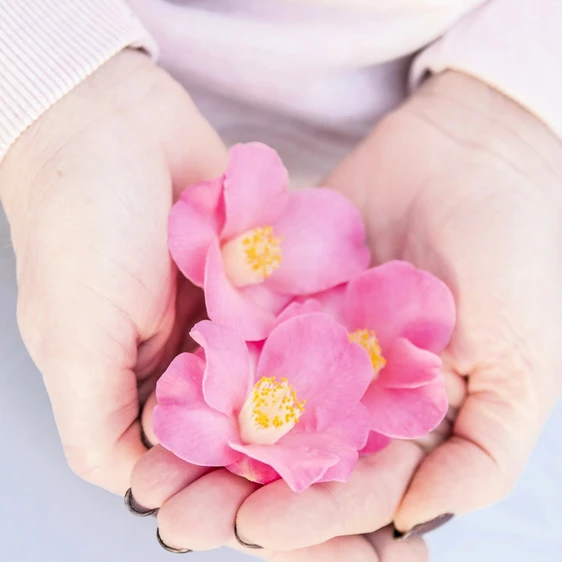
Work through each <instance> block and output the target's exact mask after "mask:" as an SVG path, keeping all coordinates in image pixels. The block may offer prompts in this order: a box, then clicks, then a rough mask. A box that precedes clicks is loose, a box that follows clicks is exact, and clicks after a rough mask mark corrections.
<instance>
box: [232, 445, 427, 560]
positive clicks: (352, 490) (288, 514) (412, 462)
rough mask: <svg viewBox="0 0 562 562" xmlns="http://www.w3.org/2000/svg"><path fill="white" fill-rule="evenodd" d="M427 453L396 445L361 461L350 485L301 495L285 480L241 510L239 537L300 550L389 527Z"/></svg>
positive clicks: (254, 496) (271, 546) (327, 486)
mask: <svg viewBox="0 0 562 562" xmlns="http://www.w3.org/2000/svg"><path fill="white" fill-rule="evenodd" d="M422 454H423V453H422V451H421V449H420V448H419V447H418V446H417V445H415V444H414V443H411V442H407V441H395V442H393V443H392V444H391V445H390V446H389V447H387V448H386V449H385V450H383V451H381V452H380V453H377V454H376V455H373V456H371V457H363V458H361V459H360V460H359V462H358V464H357V467H356V468H355V471H354V473H353V474H352V476H351V479H350V480H349V482H347V483H346V484H341V483H338V482H329V483H325V484H317V485H315V486H312V487H311V488H309V489H308V490H305V491H304V492H302V493H300V494H295V493H293V492H291V490H290V489H289V488H288V486H287V485H286V484H285V483H284V482H282V481H277V482H274V483H272V484H269V485H268V486H264V487H263V488H261V489H260V490H258V491H257V492H255V493H254V494H252V496H250V497H249V498H248V499H247V500H246V501H245V502H244V504H243V505H242V507H241V508H240V511H239V512H238V517H237V525H238V531H239V534H240V536H241V538H243V540H244V541H245V542H249V543H252V544H258V545H260V546H263V547H266V548H268V549H272V550H294V549H298V548H304V547H306V546H310V545H313V544H318V543H319V542H324V541H327V540H329V539H331V538H333V537H336V536H340V535H351V534H360V533H369V532H372V531H374V530H376V529H379V528H380V527H384V526H385V525H388V524H389V523H390V522H391V521H392V520H393V516H394V513H395V512H396V509H397V507H398V505H399V503H400V501H401V499H402V497H403V495H404V493H405V491H406V488H407V486H408V483H409V481H410V479H411V477H412V474H413V473H414V471H415V469H416V467H417V465H418V464H419V462H420V460H421V458H422ZM272 521H274V522H275V524H274V525H272Z"/></svg>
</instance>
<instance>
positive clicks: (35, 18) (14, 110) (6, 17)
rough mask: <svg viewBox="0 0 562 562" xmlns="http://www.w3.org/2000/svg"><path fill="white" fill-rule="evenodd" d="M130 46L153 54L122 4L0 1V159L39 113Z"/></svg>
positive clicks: (151, 45) (97, 0)
mask: <svg viewBox="0 0 562 562" xmlns="http://www.w3.org/2000/svg"><path fill="white" fill-rule="evenodd" d="M129 46H130V47H136V48H144V49H145V50H147V51H148V52H150V53H153V54H155V53H156V46H155V45H154V43H153V41H152V39H151V38H150V36H149V35H148V33H147V32H146V31H145V29H144V28H143V27H142V25H141V23H140V22H139V21H138V20H137V19H136V17H135V16H134V15H133V13H132V12H131V10H130V8H129V7H128V6H127V4H126V3H125V2H124V1H122V0H1V2H0V161H1V160H2V158H3V157H4V156H5V154H6V153H7V151H8V149H9V148H10V146H11V145H12V144H13V143H14V141H15V140H16V139H17V138H18V137H19V136H20V135H21V134H22V133H23V132H24V131H25V130H26V129H27V128H28V127H29V126H30V125H31V124H32V123H33V122H34V121H35V120H36V119H37V118H38V117H39V116H40V115H42V114H43V113H44V112H45V111H46V110H47V109H48V108H49V107H51V106H52V105H53V104H54V103H55V102H57V101H58V100H59V99H60V98H62V97H63V96H64V95H65V94H67V93H68V92H69V91H70V90H72V88H74V87H75V86H76V85H78V84H79V83H80V82H81V81H83V80H84V79H85V78H86V77H87V76H89V75H90V74H91V73H92V72H94V71H95V70H96V69H97V68H99V67H100V66H101V65H102V64H103V63H104V62H106V61H107V60H108V59H110V58H111V57H112V56H113V55H115V54H116V53H118V52H119V51H121V50H122V49H124V48H126V47H129Z"/></svg>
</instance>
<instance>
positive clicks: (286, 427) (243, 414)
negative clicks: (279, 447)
mask: <svg viewBox="0 0 562 562" xmlns="http://www.w3.org/2000/svg"><path fill="white" fill-rule="evenodd" d="M305 404H306V400H303V401H301V402H299V401H298V400H297V395H296V392H295V391H294V389H293V387H292V386H291V385H290V384H289V382H288V381H287V379H285V378H283V379H281V382H278V381H277V379H276V378H275V377H262V378H261V379H260V380H259V381H258V382H257V383H256V384H255V385H254V389H253V390H252V392H251V394H250V396H249V397H248V398H247V399H246V402H245V403H244V406H243V407H242V410H241V411H240V414H239V415H238V422H239V424H240V434H241V436H242V440H243V441H244V442H245V443H255V444H257V445H273V443H276V442H277V441H278V440H279V439H281V437H283V435H285V434H287V433H288V432H289V431H290V430H291V429H293V427H294V426H295V424H296V423H298V421H299V418H300V416H301V415H302V414H303V413H304V405H305Z"/></svg>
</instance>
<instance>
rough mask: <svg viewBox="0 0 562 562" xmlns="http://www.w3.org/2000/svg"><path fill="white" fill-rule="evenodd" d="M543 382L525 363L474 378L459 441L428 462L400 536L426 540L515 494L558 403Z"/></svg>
mask: <svg viewBox="0 0 562 562" xmlns="http://www.w3.org/2000/svg"><path fill="white" fill-rule="evenodd" d="M538 384H539V383H538V381H537V379H536V378H534V377H533V376H531V374H530V372H529V370H528V369H526V367H525V366H524V365H523V364H521V365H519V366H514V365H512V366H511V368H508V367H506V366H502V367H498V366H494V367H487V368H483V369H481V370H479V371H477V372H475V373H474V374H472V375H471V376H470V377H469V381H468V397H467V399H466V402H465V403H464V405H463V407H462V408H461V410H460V414H459V417H458V419H457V421H456V423H455V425H454V428H453V433H452V435H451V437H450V438H449V439H448V441H446V442H445V443H444V444H443V445H441V446H439V447H438V448H436V449H435V450H434V451H433V452H431V453H430V454H429V455H428V456H427V457H426V459H425V460H424V461H423V462H422V463H421V464H420V466H419V468H418V470H417V471H416V474H415V476H414V478H413V479H412V482H411V484H410V487H409V489H408V491H407V493H406V495H405V496H404V499H403V501H402V503H401V505H400V507H399V509H398V512H397V514H396V516H395V528H396V529H397V531H398V533H400V534H401V535H404V536H405V537H410V536H418V535H422V534H423V533H425V532H428V531H431V530H433V529H436V528H437V527H439V526H440V525H441V524H443V523H445V522H446V521H448V520H449V519H450V518H451V517H452V516H454V515H462V514H464V513H467V512H470V511H473V510H475V509H479V508H483V507H487V506H490V505H492V504H494V503H497V502H498V501H500V500H502V499H503V498H505V497H506V496H507V495H508V494H509V493H510V491H511V490H512V488H513V486H514V484H515V482H516V480H517V478H518V476H519V474H520V473H521V471H522V469H523V467H524V466H525V464H526V461H527V459H528V457H529V455H530V453H531V451H532V449H533V446H534V444H535V442H536V440H537V437H538V435H539V432H540V430H541V427H542V425H543V423H544V421H545V418H546V415H547V414H548V412H549V410H550V407H551V406H552V405H553V404H548V403H547V402H548V401H549V400H548V398H546V397H545V396H543V397H542V399H541V398H540V396H541V394H545V395H546V393H544V391H543V392H540V391H539V390H538ZM553 394H554V393H553Z"/></svg>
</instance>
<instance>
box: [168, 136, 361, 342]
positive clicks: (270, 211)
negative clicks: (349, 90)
mask: <svg viewBox="0 0 562 562" xmlns="http://www.w3.org/2000/svg"><path fill="white" fill-rule="evenodd" d="M287 184H288V179H287V170H286V169H285V168H284V166H283V163H282V162H281V160H280V158H279V156H278V155H277V153H276V152H275V151H274V150H272V149H271V148H269V147H267V146H266V145H263V144H259V143H252V144H242V145H237V146H235V147H234V148H232V149H231V151H230V161H229V165H228V169H227V171H226V173H225V174H224V176H223V177H221V178H218V179H216V180H212V181H208V182H204V183H200V184H197V185H194V186H192V187H189V188H187V189H186V190H185V191H184V192H183V193H182V195H181V197H180V199H179V200H178V202H177V203H176V204H175V205H174V207H173V209H172V211H171V213H170V222H169V247H170V252H171V254H172V257H173V259H174V261H175V262H176V264H177V266H178V268H179V269H180V271H181V272H182V273H183V274H184V275H185V276H186V277H187V278H188V279H189V280H190V281H191V282H192V283H194V284H195V285H197V286H199V287H203V288H204V289H205V300H206V305H207V313H208V315H209V318H210V319H211V320H213V321H216V322H220V323H221V324H225V325H227V326H232V327H236V329H237V330H238V331H239V332H240V333H241V334H242V335H243V337H244V339H246V340H247V341H252V340H260V339H264V338H265V337H267V335H268V333H269V331H270V330H271V327H272V326H273V324H274V322H275V317H276V315H277V314H278V313H279V312H280V311H281V310H282V309H283V307H284V306H286V305H287V303H288V302H289V301H290V300H291V299H292V298H293V297H294V296H296V295H305V294H310V293H316V292H320V291H324V290H326V289H329V288H330V287H334V286H336V285H338V284H340V283H345V282H346V281H348V280H349V279H351V278H352V277H354V276H355V275H357V274H358V273H360V272H361V271H364V270H365V269H366V268H367V267H368V265H369V260H370V254H369V250H368V249H367V247H366V246H365V230H364V227H363V222H362V220H361V217H360V215H359V212H358V211H357V210H356V209H355V208H354V207H353V205H352V204H351V202H349V201H348V200H347V199H346V198H345V197H344V196H342V195H341V194H339V193H337V192H335V191H332V190H329V189H322V188H315V189H312V188H311V189H302V190H296V191H291V192H290V191H287Z"/></svg>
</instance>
